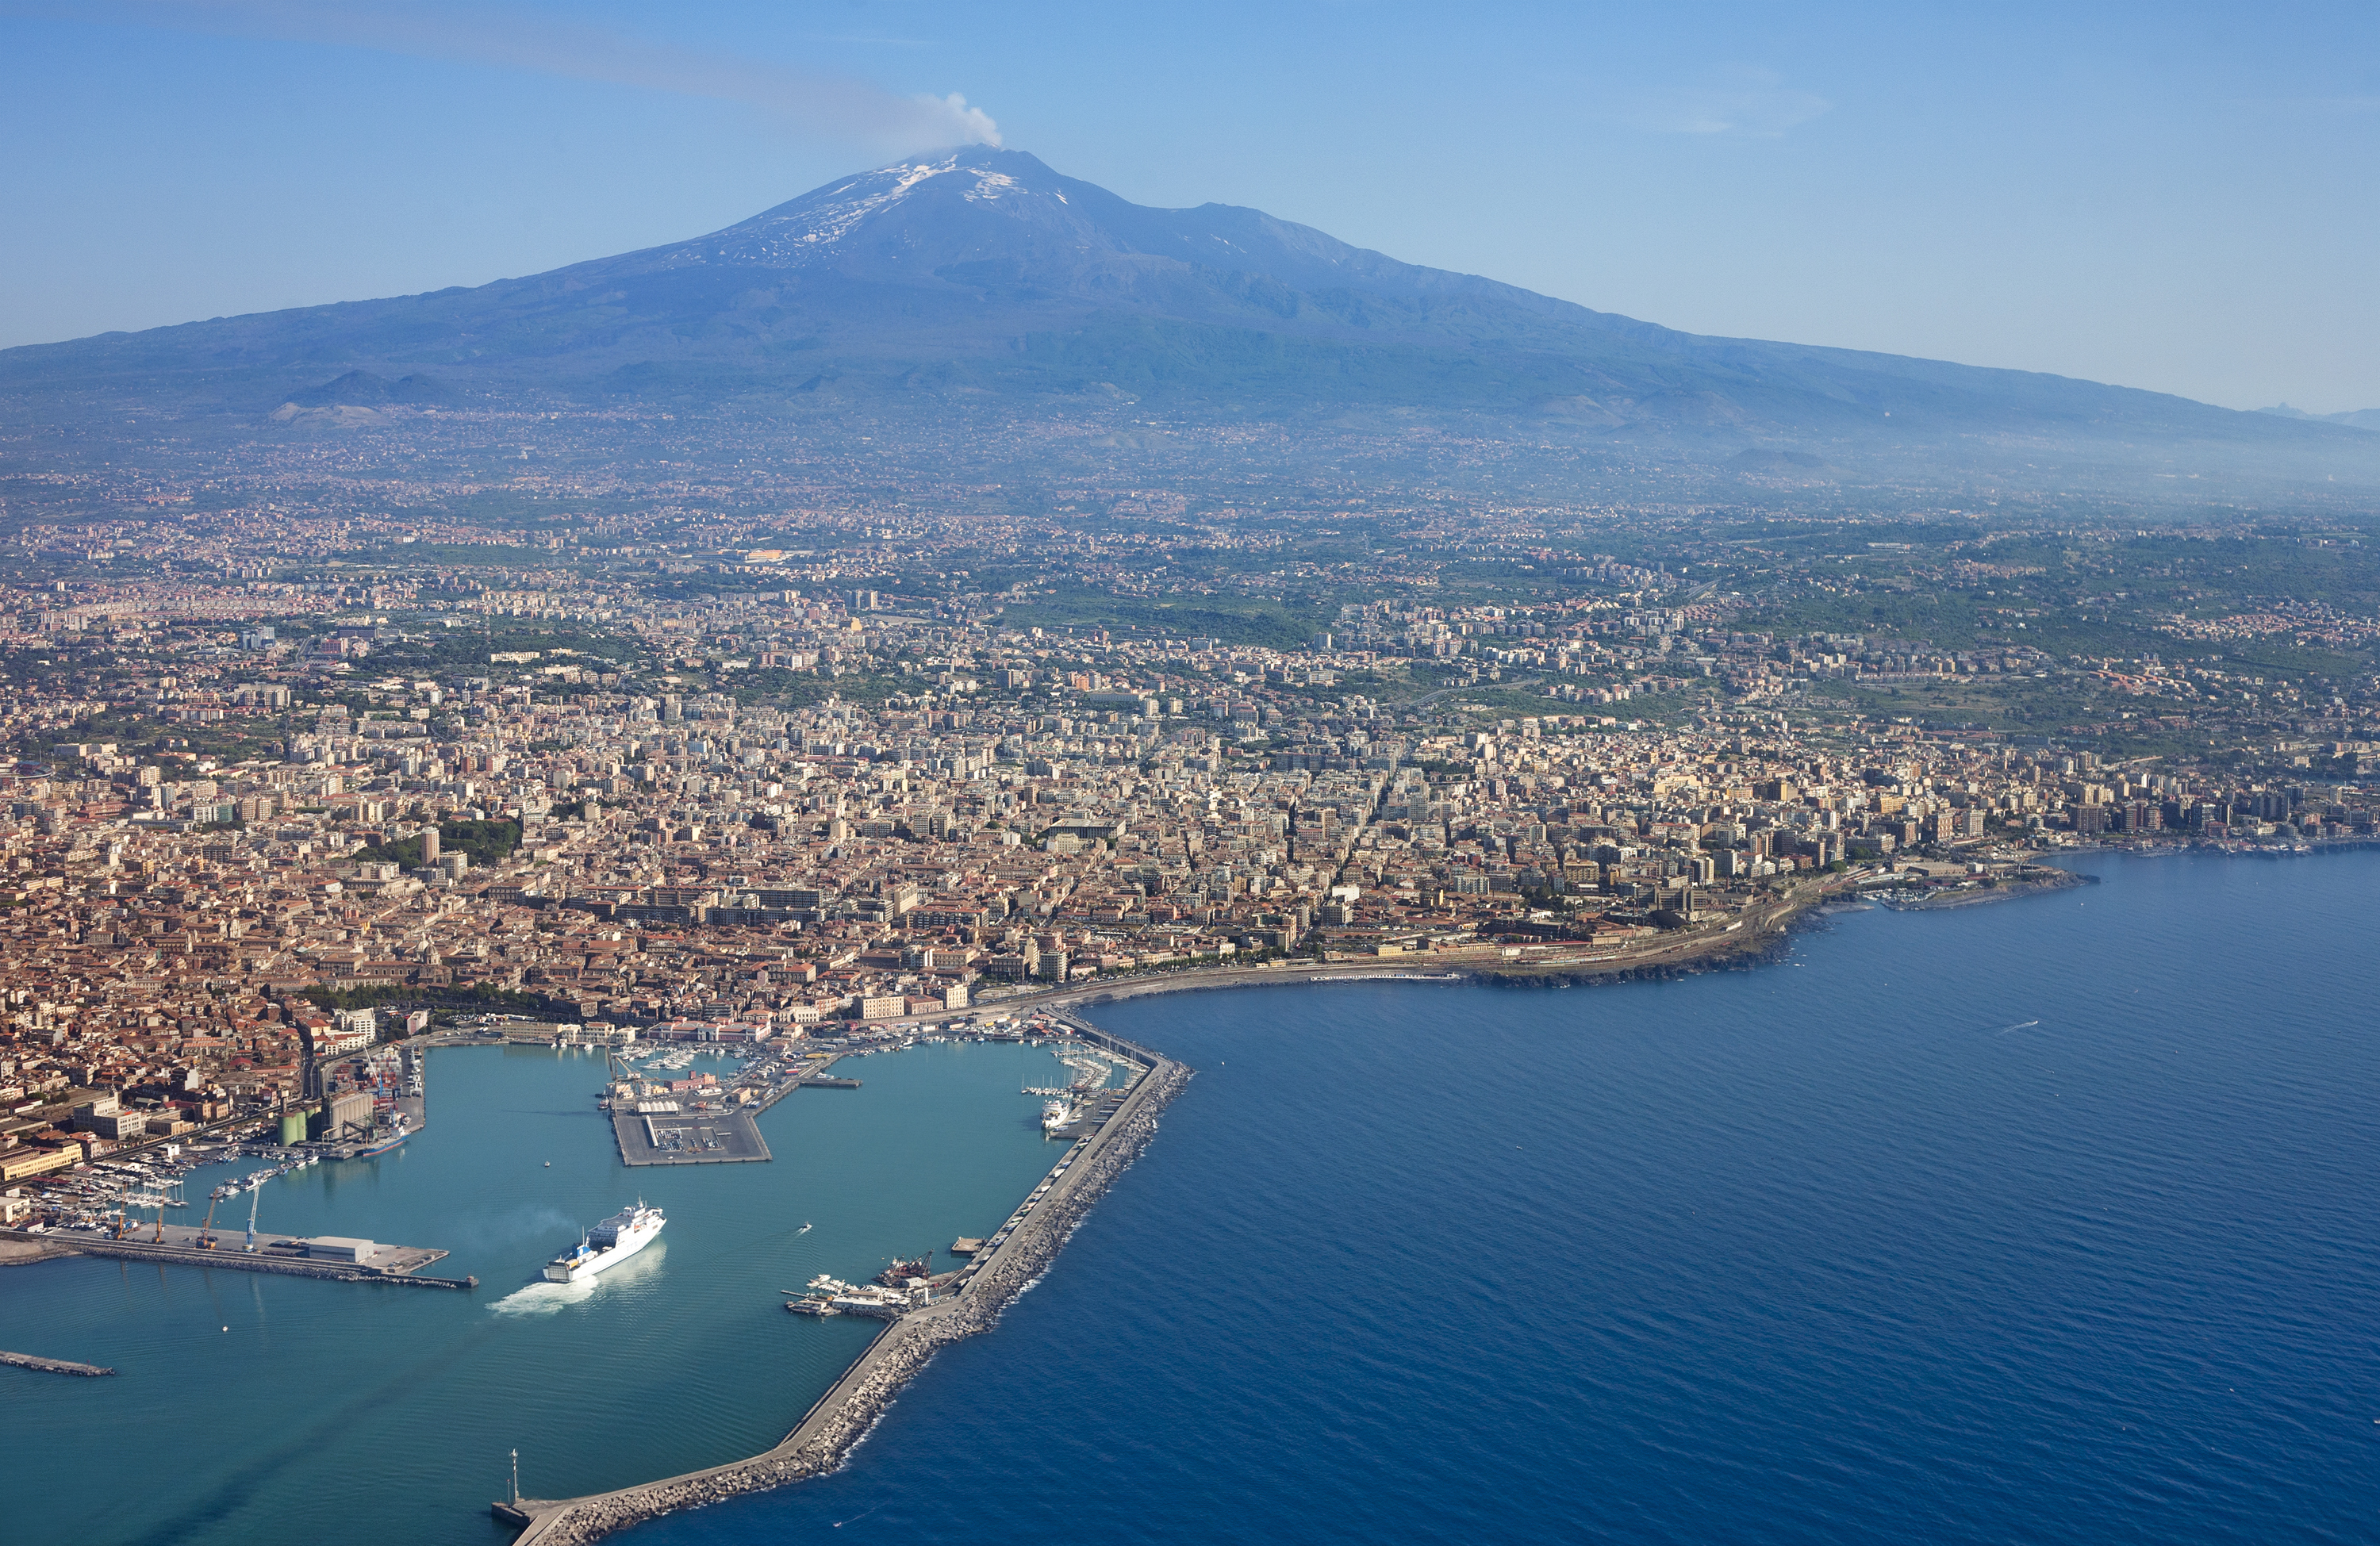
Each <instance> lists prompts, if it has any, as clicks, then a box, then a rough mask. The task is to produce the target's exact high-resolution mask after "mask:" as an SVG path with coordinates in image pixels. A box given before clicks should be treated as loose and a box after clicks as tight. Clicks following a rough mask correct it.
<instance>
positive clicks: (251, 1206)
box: [243, 1187, 264, 1256]
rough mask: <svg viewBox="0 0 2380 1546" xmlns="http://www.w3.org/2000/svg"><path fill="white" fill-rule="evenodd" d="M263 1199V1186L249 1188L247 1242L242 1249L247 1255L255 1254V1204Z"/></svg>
mask: <svg viewBox="0 0 2380 1546" xmlns="http://www.w3.org/2000/svg"><path fill="white" fill-rule="evenodd" d="M263 1200H264V1189H263V1188H261V1187H251V1188H249V1193H248V1244H247V1245H246V1246H245V1247H244V1248H243V1249H244V1250H247V1252H248V1253H249V1255H251V1256H253V1255H255V1254H256V1205H257V1204H258V1203H259V1202H262V1201H263Z"/></svg>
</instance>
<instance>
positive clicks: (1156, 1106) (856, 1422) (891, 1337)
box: [495, 1058, 1191, 1546]
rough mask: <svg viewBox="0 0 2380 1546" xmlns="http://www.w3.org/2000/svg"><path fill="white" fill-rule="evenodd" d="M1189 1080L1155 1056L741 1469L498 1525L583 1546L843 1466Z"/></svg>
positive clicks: (1147, 1133)
mask: <svg viewBox="0 0 2380 1546" xmlns="http://www.w3.org/2000/svg"><path fill="white" fill-rule="evenodd" d="M1190 1073H1191V1070H1190V1069H1187V1068H1185V1067H1184V1066H1183V1065H1182V1064H1180V1063H1176V1062H1173V1061H1172V1059H1170V1058H1152V1063H1151V1066H1150V1069H1149V1071H1148V1073H1147V1075H1145V1076H1144V1077H1143V1078H1142V1079H1141V1081H1140V1082H1139V1084H1138V1085H1137V1086H1136V1087H1135V1089H1134V1091H1133V1093H1132V1094H1131V1095H1130V1097H1128V1098H1127V1099H1126V1101H1125V1102H1124V1104H1123V1106H1122V1107H1121V1108H1120V1109H1119V1110H1118V1111H1117V1113H1116V1114H1115V1116H1113V1117H1111V1118H1109V1120H1108V1121H1107V1123H1106V1124H1105V1125H1104V1126H1103V1127H1101V1128H1100V1129H1099V1133H1098V1135H1097V1136H1096V1137H1095V1138H1094V1139H1093V1140H1092V1141H1091V1145H1090V1147H1089V1148H1088V1149H1087V1151H1086V1152H1085V1153H1083V1154H1082V1155H1081V1156H1079V1157H1078V1158H1077V1159H1075V1162H1074V1163H1073V1164H1072V1165H1071V1166H1068V1167H1067V1170H1066V1174H1065V1175H1064V1176H1062V1177H1060V1178H1058V1181H1057V1183H1056V1184H1055V1185H1053V1186H1052V1187H1051V1188H1050V1191H1049V1192H1048V1194H1047V1195H1045V1196H1044V1197H1043V1199H1042V1200H1041V1202H1039V1203H1038V1204H1037V1205H1036V1206H1035V1207H1034V1209H1033V1211H1032V1213H1031V1214H1030V1215H1028V1217H1027V1218H1026V1221H1025V1222H1024V1223H1023V1224H1021V1225H1019V1226H1017V1227H1016V1228H1015V1229H1014V1231H1013V1232H1012V1233H1011V1234H1010V1236H1009V1238H1008V1239H1007V1241H1006V1242H1005V1243H1003V1244H1002V1247H1001V1248H1000V1250H999V1251H998V1252H997V1253H996V1254H995V1255H994V1256H993V1257H992V1259H991V1260H990V1261H989V1262H985V1263H984V1264H983V1265H982V1266H980V1267H978V1268H977V1270H976V1272H975V1274H974V1275H973V1276H972V1277H971V1278H970V1279H969V1280H968V1282H967V1284H966V1286H965V1289H964V1290H963V1291H962V1292H960V1293H959V1294H958V1295H957V1296H956V1297H955V1298H949V1299H945V1300H943V1301H942V1302H941V1303H940V1304H936V1305H930V1306H928V1307H927V1308H925V1309H923V1310H917V1311H914V1312H912V1313H910V1314H908V1315H905V1316H904V1317H902V1318H901V1319H900V1320H898V1321H894V1322H892V1323H889V1324H888V1325H887V1326H886V1327H885V1329H884V1331H883V1332H882V1333H881V1334H880V1335H878V1336H877V1338H876V1340H875V1341H873V1342H871V1343H869V1344H868V1350H867V1351H866V1352H864V1353H862V1354H861V1355H860V1356H859V1358H858V1359H857V1360H856V1362H854V1363H853V1364H852V1366H851V1368H850V1369H849V1370H848V1371H845V1372H844V1377H843V1378H842V1379H841V1380H839V1381H837V1382H836V1383H835V1385H834V1388H832V1390H830V1391H828V1392H827V1393H826V1395H823V1396H821V1397H820V1398H819V1401H818V1404H817V1405H816V1406H814V1407H811V1408H810V1410H809V1411H808V1413H807V1414H806V1415H805V1416H804V1417H803V1419H802V1420H801V1421H800V1423H798V1424H797V1425H795V1429H794V1431H792V1432H791V1433H789V1434H787V1435H786V1437H785V1439H784V1442H783V1443H780V1444H778V1445H777V1446H776V1447H775V1448H773V1449H771V1450H769V1451H767V1452H765V1453H763V1454H760V1455H754V1456H752V1457H751V1458H750V1459H748V1460H738V1461H735V1462H732V1463H730V1464H728V1465H724V1466H716V1467H711V1468H710V1469H708V1470H701V1471H692V1472H688V1473H686V1475H684V1476H675V1477H670V1478H667V1479H665V1480H660V1481H652V1482H646V1483H643V1484H641V1485H638V1486H635V1487H624V1488H621V1489H620V1490H618V1491H617V1492H601V1493H596V1494H593V1495H591V1496H589V1497H583V1498H570V1499H563V1500H553V1501H540V1500H531V1499H523V1500H521V1501H520V1502H519V1503H518V1504H498V1505H496V1509H495V1512H496V1515H497V1516H498V1517H499V1518H504V1519H509V1520H511V1521H512V1522H514V1523H517V1524H521V1525H524V1526H526V1527H527V1528H525V1529H524V1530H523V1531H522V1533H521V1535H520V1537H519V1539H518V1540H516V1542H515V1546H584V1543H586V1542H589V1541H593V1540H601V1538H602V1537H604V1536H606V1535H610V1534H612V1533H613V1532H614V1531H616V1530H622V1529H625V1528H628V1527H629V1526H631V1525H636V1524H640V1523H642V1522H644V1521H645V1520H648V1519H655V1518H659V1517H660V1516H662V1515H664V1514H674V1513H676V1512H677V1511H678V1510H680V1509H686V1508H699V1507H702V1506H703V1505H704V1504H714V1503H719V1502H722V1501H723V1500H725V1499H728V1498H732V1497H737V1496H740V1495H742V1494H744V1493H747V1492H765V1491H767V1490H769V1489H770V1488H773V1487H783V1486H784V1485H786V1484H787V1483H788V1482H795V1481H801V1480H807V1479H808V1478H810V1477H815V1476H823V1475H825V1474H826V1473H827V1472H829V1471H832V1470H833V1469H835V1468H836V1467H839V1466H841V1465H842V1464H843V1463H844V1459H845V1458H847V1457H848V1456H849V1455H850V1453H851V1451H852V1449H853V1448H854V1447H856V1445H857V1444H858V1443H859V1442H860V1441H861V1440H862V1439H864V1438H866V1437H867V1436H868V1431H869V1430H870V1429H872V1428H873V1427H874V1426H875V1425H876V1422H877V1419H880V1418H881V1417H882V1416H883V1415H884V1411H885V1409H886V1408H887V1407H891V1406H892V1403H893V1401H894V1400H895V1399H896V1398H897V1397H898V1396H899V1395H900V1394H901V1391H902V1390H903V1388H904V1387H905V1386H906V1385H907V1384H908V1383H909V1382H910V1381H911V1380H913V1379H915V1378H916V1377H917V1372H918V1371H920V1370H922V1369H924V1368H925V1366H926V1364H927V1363H928V1362H929V1360H931V1359H932V1358H933V1356H934V1353H935V1352H936V1350H937V1349H939V1348H941V1347H942V1346H943V1345H944V1344H946V1343H951V1342H955V1341H957V1340H959V1339H960V1338H961V1337H965V1336H973V1335H977V1333H979V1332H986V1331H990V1329H991V1328H992V1327H993V1326H994V1325H996V1324H997V1323H999V1320H1000V1316H1001V1313H1002V1311H1003V1310H1006V1309H1007V1307H1008V1306H1009V1304H1010V1303H1011V1302H1013V1301H1014V1299H1015V1298H1017V1296H1018V1295H1020V1294H1022V1293H1023V1292H1024V1291H1025V1290H1026V1288H1028V1287H1030V1286H1032V1284H1033V1282H1034V1281H1035V1280H1036V1279H1037V1278H1038V1277H1039V1276H1040V1275H1041V1274H1042V1273H1043V1272H1045V1271H1046V1270H1048V1268H1049V1266H1050V1262H1053V1261H1055V1260H1056V1259H1057V1256H1058V1252H1059V1251H1060V1250H1062V1249H1063V1248H1064V1246H1065V1243H1066V1239H1067V1237H1068V1236H1070V1235H1071V1234H1073V1233H1074V1230H1075V1226H1076V1225H1078V1224H1080V1223H1081V1222H1082V1220H1083V1218H1084V1216H1085V1215H1086V1214H1088V1213H1089V1212H1090V1209H1091V1207H1092V1205H1093V1204H1094V1203H1096V1202H1098V1201H1099V1196H1100V1194H1101V1193H1102V1192H1104V1191H1105V1190H1107V1188H1108V1185H1109V1183H1110V1182H1111V1181H1113V1180H1114V1179H1115V1178H1116V1177H1117V1176H1119V1175H1121V1174H1123V1171H1124V1169H1125V1168H1126V1167H1127V1166H1130V1165H1131V1164H1132V1163H1133V1161H1134V1160H1135V1159H1136V1158H1138V1157H1139V1155H1140V1153H1141V1151H1142V1150H1143V1149H1145V1148H1147V1146H1148V1142H1149V1140H1150V1139H1152V1138H1153V1137H1155V1136H1156V1132H1157V1125H1158V1119H1159V1117H1160V1114H1161V1113H1162V1112H1163V1111H1164V1109H1165V1107H1166V1105H1168V1104H1170V1103H1171V1102H1172V1099H1173V1097H1174V1096H1175V1095H1177V1094H1179V1093H1181V1091H1182V1088H1183V1086H1184V1085H1185V1084H1187V1083H1188V1082H1189V1081H1190Z"/></svg>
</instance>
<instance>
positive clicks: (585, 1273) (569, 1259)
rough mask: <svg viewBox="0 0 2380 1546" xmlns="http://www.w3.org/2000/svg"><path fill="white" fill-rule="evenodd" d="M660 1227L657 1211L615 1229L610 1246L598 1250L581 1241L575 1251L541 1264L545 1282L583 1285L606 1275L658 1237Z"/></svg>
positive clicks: (586, 1241) (659, 1217)
mask: <svg viewBox="0 0 2380 1546" xmlns="http://www.w3.org/2000/svg"><path fill="white" fill-rule="evenodd" d="M610 1222H612V1221H607V1223H610ZM661 1232H662V1217H661V1215H660V1213H659V1211H658V1210H654V1211H653V1212H651V1213H650V1214H646V1215H645V1216H644V1217H642V1218H639V1219H637V1220H636V1221H634V1222H631V1223H627V1224H625V1226H622V1227H619V1228H618V1229H617V1230H616V1231H615V1233H614V1234H613V1243H612V1244H610V1245H607V1246H601V1247H599V1246H596V1245H595V1244H594V1243H593V1241H592V1240H591V1239H589V1240H583V1241H581V1242H580V1243H579V1245H578V1247H577V1250H570V1251H565V1253H563V1254H562V1255H560V1256H557V1257H555V1258H554V1259H553V1261H551V1262H547V1263H546V1264H545V1281H547V1282H548V1283H584V1282H586V1281H587V1280H588V1279H589V1278H590V1277H593V1276H595V1275H596V1274H599V1273H605V1272H609V1271H610V1270H611V1269H613V1267H616V1266H618V1265H619V1264H620V1263H621V1262H625V1261H626V1260H627V1259H628V1258H629V1257H631V1256H634V1255H635V1254H636V1253H637V1252H638V1251H640V1250H644V1249H645V1247H647V1246H649V1245H650V1244H651V1243H652V1242H653V1240H654V1239H655V1238H657V1237H658V1236H659V1235H660V1234H661Z"/></svg>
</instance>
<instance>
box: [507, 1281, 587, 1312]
mask: <svg viewBox="0 0 2380 1546" xmlns="http://www.w3.org/2000/svg"><path fill="white" fill-rule="evenodd" d="M596 1281H597V1280H596V1279H594V1278H591V1277H590V1278H588V1279H586V1280H584V1281H583V1282H578V1283H532V1284H530V1285H529V1286H528V1287H526V1288H516V1289H515V1290H514V1291H513V1292H511V1293H509V1294H506V1295H505V1296H504V1298H501V1299H498V1300H497V1301H496V1302H495V1303H493V1304H492V1305H490V1306H488V1308H489V1309H490V1310H493V1311H494V1312H495V1313H496V1314H498V1315H551V1314H553V1312H554V1311H555V1310H563V1309H566V1308H568V1307H569V1306H571V1305H574V1304H584V1303H586V1302H587V1301H588V1300H589V1299H591V1298H594V1297H595V1284H596Z"/></svg>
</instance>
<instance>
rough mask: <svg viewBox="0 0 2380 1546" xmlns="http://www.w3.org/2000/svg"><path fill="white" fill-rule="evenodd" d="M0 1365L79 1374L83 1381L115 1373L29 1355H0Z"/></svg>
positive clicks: (85, 1364)
mask: <svg viewBox="0 0 2380 1546" xmlns="http://www.w3.org/2000/svg"><path fill="white" fill-rule="evenodd" d="M0 1363H10V1364H15V1365H16V1366H17V1367H18V1368H19V1369H38V1370H40V1371H42V1372H43V1373H45V1374H79V1375H81V1376H82V1377H84V1378H85V1379H96V1378H97V1377H99V1376H100V1375H103V1374H113V1373H115V1370H113V1369H102V1368H101V1367H100V1366H99V1365H97V1364H95V1363H76V1362H75V1361H74V1360H72V1359H44V1358H36V1357H35V1356H34V1355H32V1354H31V1353H0Z"/></svg>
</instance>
